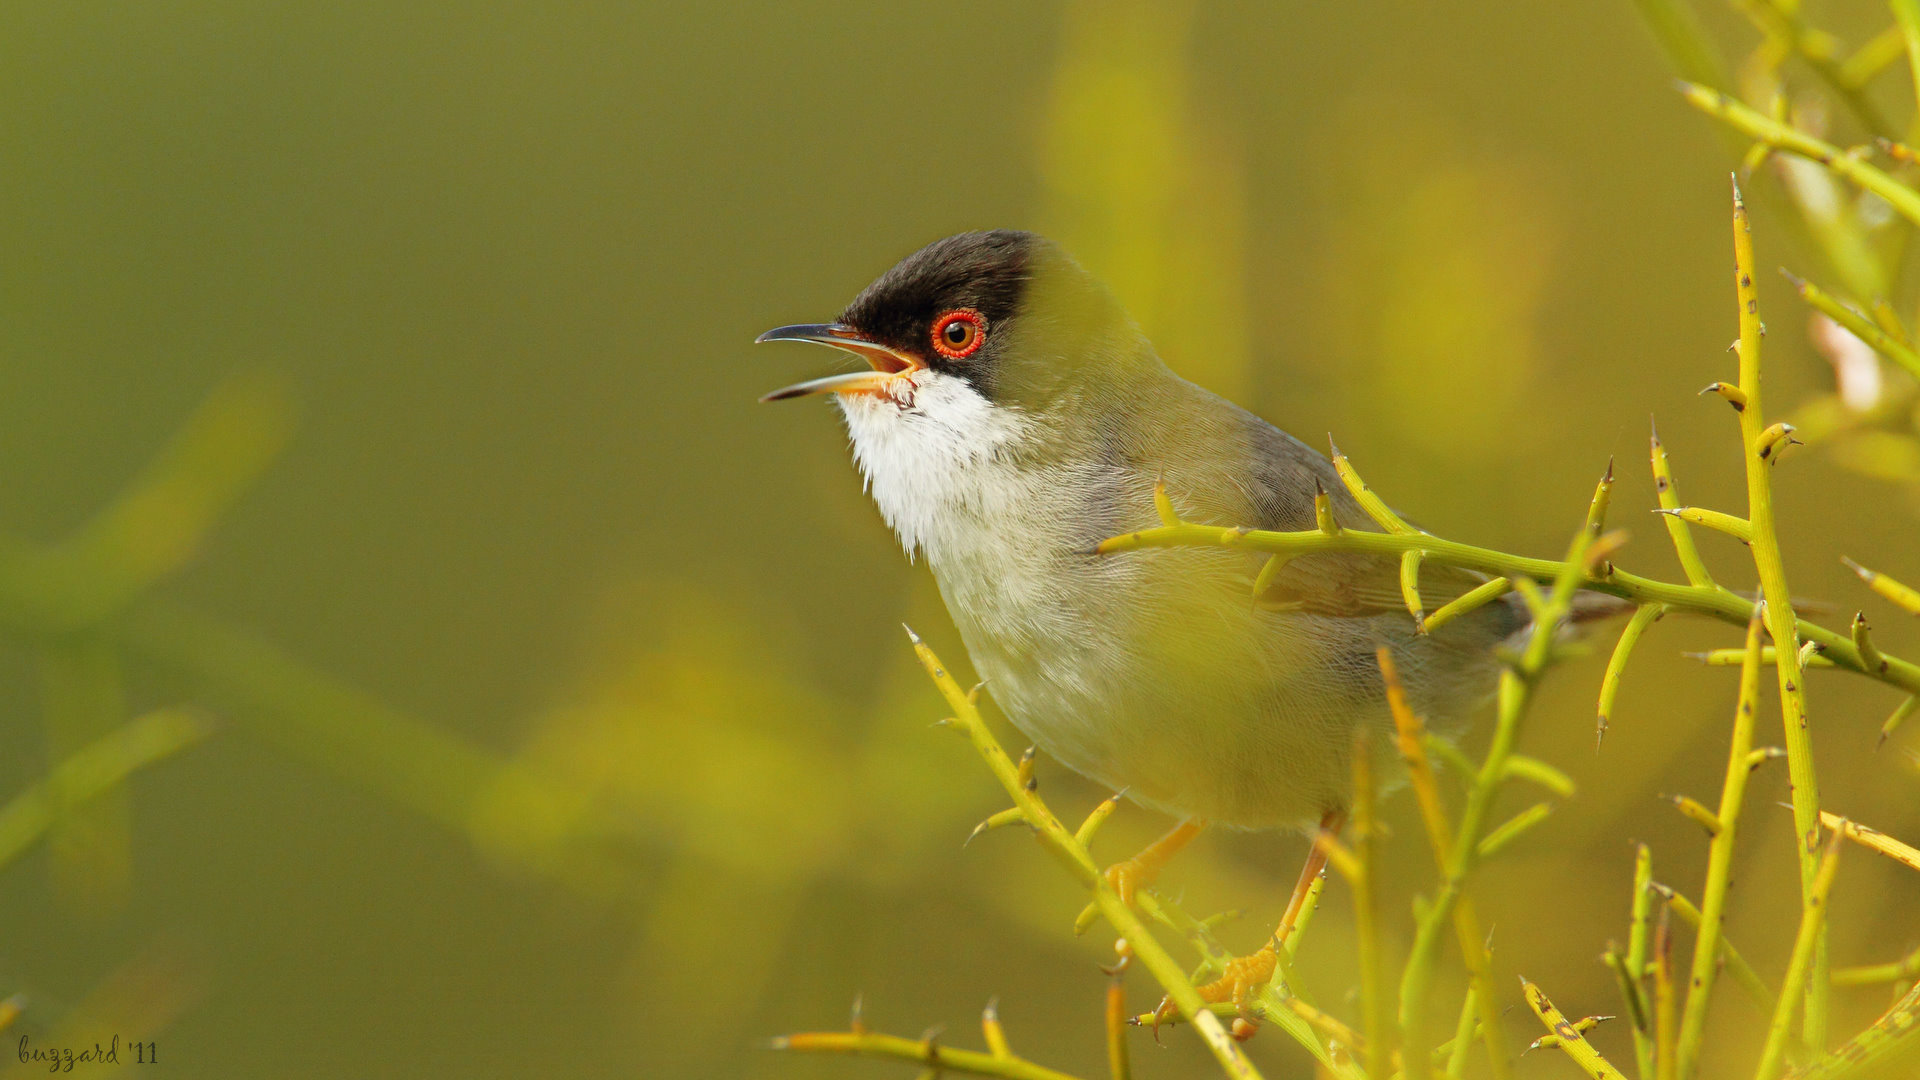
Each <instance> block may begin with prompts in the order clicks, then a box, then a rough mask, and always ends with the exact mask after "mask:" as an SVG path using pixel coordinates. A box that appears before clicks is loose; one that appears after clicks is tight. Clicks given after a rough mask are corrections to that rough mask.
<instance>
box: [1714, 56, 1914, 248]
mask: <svg viewBox="0 0 1920 1080" xmlns="http://www.w3.org/2000/svg"><path fill="white" fill-rule="evenodd" d="M1681 91H1682V92H1683V93H1684V94H1685V95H1686V98H1687V100H1688V101H1689V102H1691V103H1692V104H1693V105H1694V106H1695V107H1696V108H1698V109H1699V110H1700V111H1701V112H1704V113H1706V114H1707V115H1709V116H1712V117H1715V118H1717V119H1719V120H1721V121H1724V122H1725V123H1727V124H1728V125H1730V126H1732V127H1733V128H1734V129H1735V130H1737V131H1739V132H1741V133H1742V134H1744V135H1747V136H1748V137H1750V138H1754V139H1758V140H1759V141H1761V142H1763V143H1765V144H1767V145H1768V146H1770V147H1773V148H1774V149H1776V150H1784V151H1786V152H1787V153H1789V154H1795V155H1798V156H1800V157H1804V158H1808V159H1811V160H1813V161H1817V162H1819V163H1820V164H1822V165H1824V166H1826V167H1827V169H1828V170H1830V171H1831V172H1833V174H1834V175H1836V176H1840V177H1842V178H1844V179H1847V180H1850V181H1852V182H1853V183H1855V184H1857V185H1859V186H1860V187H1862V188H1865V189H1866V190H1868V191H1871V192H1873V193H1874V194H1875V195H1878V196H1880V197H1881V198H1883V199H1885V200H1887V202H1888V203H1889V204H1891V205H1892V206H1893V208H1894V209H1895V210H1896V211H1898V212H1899V213H1900V215H1901V216H1902V217H1905V218H1906V219H1907V220H1908V221H1911V222H1914V223H1915V224H1920V192H1915V191H1914V190H1913V189H1912V188H1910V187H1908V186H1906V185H1905V184H1902V183H1901V182H1900V181H1898V180H1895V179H1894V178H1893V177H1891V176H1889V175H1887V174H1886V173H1885V172H1882V171H1881V170H1880V169H1878V168H1876V167H1874V166H1873V165H1870V164H1868V163H1867V162H1866V161H1865V160H1864V159H1863V158H1862V156H1861V155H1860V154H1858V153H1855V152H1850V151H1843V150H1841V149H1840V148H1839V147H1837V146H1834V145H1833V144H1831V143H1828V142H1825V141H1823V140H1820V139H1816V138H1814V137H1813V136H1811V135H1808V134H1807V133H1806V132H1804V131H1799V130H1796V129H1794V128H1792V127H1789V126H1787V125H1786V124H1783V123H1781V122H1780V121H1778V120H1775V119H1774V118H1772V117H1770V116H1767V115H1766V114H1764V113H1760V112H1756V111H1754V110H1753V109H1750V108H1748V107H1747V106H1745V105H1742V104H1741V103H1740V102H1738V101H1735V100H1734V99H1733V98H1731V97H1728V96H1727V95H1726V94H1723V93H1721V92H1720V91H1718V90H1712V89H1709V88H1707V87H1704V86H1698V85H1695V84H1692V83H1682V84H1681ZM1749 274H1751V270H1749Z"/></svg>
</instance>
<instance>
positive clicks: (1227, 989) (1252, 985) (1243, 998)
mask: <svg viewBox="0 0 1920 1080" xmlns="http://www.w3.org/2000/svg"><path fill="white" fill-rule="evenodd" d="M1278 966H1279V956H1278V955H1277V954H1276V953H1275V952H1274V951H1273V946H1272V945H1271V944H1269V945H1267V946H1265V947H1264V948H1262V949H1260V951H1258V952H1255V953H1252V954H1250V955H1247V956H1236V957H1234V958H1233V959H1231V960H1229V961H1227V968H1226V970H1225V971H1224V972H1222V973H1221V975H1220V977H1219V978H1218V979H1215V980H1214V981H1212V982H1210V983H1207V984H1206V985H1205V986H1201V987H1198V988H1197V989H1198V990H1199V991H1200V1000H1201V1001H1204V1002H1206V1003H1207V1004H1209V1005H1218V1004H1220V1003H1221V1002H1223V1001H1230V1002H1232V1003H1233V1006H1234V1008H1236V1009H1238V1010H1239V1011H1240V1016H1239V1019H1240V1020H1243V1021H1246V1024H1245V1025H1242V1024H1235V1025H1234V1036H1235V1038H1238V1039H1241V1040H1242V1041H1244V1040H1246V1039H1248V1038H1251V1037H1252V1035H1253V1031H1254V1028H1253V1024H1252V1021H1251V1019H1250V1017H1249V1014H1248V1009H1247V1007H1248V1006H1249V1005H1250V1004H1252V1002H1253V995H1254V992H1255V991H1257V990H1258V989H1260V988H1261V987H1262V986H1265V985H1267V983H1269V982H1271V981H1272V980H1273V972H1274V969H1275V968H1276V967H1278ZM1179 1011H1180V1008H1179V1006H1177V1005H1175V1004H1174V1003H1173V998H1171V997H1163V998H1161V999H1160V1005H1159V1007H1158V1008H1156V1009H1154V1010H1153V1026H1154V1038H1155V1039H1158V1038H1159V1037H1160V1032H1159V1028H1160V1024H1161V1022H1162V1021H1164V1020H1170V1019H1172V1018H1173V1017H1174V1016H1175V1015H1177V1014H1178V1013H1179Z"/></svg>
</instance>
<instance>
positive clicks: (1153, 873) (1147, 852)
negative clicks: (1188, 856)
mask: <svg viewBox="0 0 1920 1080" xmlns="http://www.w3.org/2000/svg"><path fill="white" fill-rule="evenodd" d="M1206 827H1207V823H1206V822H1204V821H1201V820H1200V819H1199V818H1189V819H1187V820H1186V821H1183V822H1181V823H1180V824H1178V825H1175V826H1174V827H1173V831H1172V832H1169V833H1168V834H1167V835H1165V836H1163V837H1161V838H1160V839H1158V840H1155V841H1154V842H1153V843H1151V844H1148V845H1147V846H1146V848H1145V849H1144V850H1142V851H1141V852H1140V854H1138V855H1135V856H1134V857H1133V858H1131V859H1123V860H1121V861H1120V862H1117V863H1114V864H1113V865H1112V866H1109V867H1107V875H1106V876H1107V884H1108V885H1111V886H1112V887H1113V891H1114V892H1116V893H1119V894H1120V902H1121V903H1123V904H1125V905H1127V906H1128V907H1132V906H1133V894H1134V893H1136V892H1138V891H1140V890H1141V889H1144V888H1146V887H1147V886H1149V885H1151V884H1153V882H1154V880H1155V879H1156V878H1158V877H1159V876H1160V871H1161V870H1162V869H1163V868H1165V866H1166V865H1167V860H1169V859H1171V858H1173V857H1174V856H1175V855H1178V854H1179V853H1180V849H1181V848H1184V847H1186V846H1187V845H1188V844H1190V843H1192V842H1193V838H1194V837H1196V836H1199V835H1200V830H1202V829H1204V828H1206Z"/></svg>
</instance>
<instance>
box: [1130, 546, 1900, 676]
mask: <svg viewBox="0 0 1920 1080" xmlns="http://www.w3.org/2000/svg"><path fill="white" fill-rule="evenodd" d="M1163 547H1225V548H1237V549H1241V550H1246V551H1258V552H1266V553H1268V554H1273V555H1280V556H1283V557H1285V558H1287V559H1288V560H1289V561H1290V560H1292V559H1296V558H1300V557H1305V556H1311V555H1314V554H1319V553H1324V552H1355V553H1361V554H1369V555H1382V556H1391V557H1393V558H1396V559H1397V558H1399V557H1400V556H1401V555H1402V554H1403V553H1405V552H1407V551H1410V550H1414V549H1419V550H1421V551H1423V552H1425V559H1426V561H1428V562H1439V563H1445V564H1447V565H1450V566H1459V567H1463V568H1465V569H1469V570H1479V571H1482V572H1485V573H1489V574H1497V575H1501V576H1503V577H1505V578H1507V579H1508V580H1509V581H1511V582H1513V583H1514V584H1515V585H1516V587H1517V586H1518V585H1519V584H1520V583H1522V582H1527V583H1531V582H1537V581H1552V580H1554V579H1555V578H1556V577H1558V576H1559V575H1560V574H1561V573H1562V572H1563V571H1565V570H1566V569H1567V568H1568V567H1567V564H1566V563H1565V562H1563V561H1558V560H1554V559H1535V558H1529V557H1526V556H1520V555H1510V554H1507V553H1505V552H1500V551H1494V550H1492V549H1490V548H1482V547H1475V546H1474V545H1471V544H1463V543H1459V542H1457V541H1453V540H1446V539H1443V538H1441V537H1438V536H1434V535H1432V534H1429V533H1406V534H1393V533H1382V532H1373V531H1370V530H1366V529H1342V530H1340V531H1338V532H1335V533H1325V532H1322V531H1320V530H1318V529H1306V530H1301V531H1297V532H1275V531H1269V530H1265V529H1242V528H1237V527H1233V526H1219V525H1197V524H1194V523H1192V522H1182V523H1180V524H1178V525H1163V526H1160V527H1157V528H1151V529H1141V530H1139V531H1136V532H1130V533H1122V534H1121V535H1119V536H1115V537H1112V538H1110V539H1108V540H1105V541H1103V542H1102V543H1101V544H1100V545H1099V547H1098V549H1097V550H1098V551H1099V552H1101V553H1102V554H1116V553H1119V552H1125V551H1136V550H1142V549H1146V548H1163ZM1573 572H1574V573H1575V574H1576V575H1578V576H1580V577H1581V578H1582V580H1581V581H1580V587H1581V588H1583V589H1587V590H1590V591H1593V592H1601V593H1607V594H1609V595H1611V596H1617V597H1620V598H1621V599H1624V600H1632V601H1634V602H1636V603H1641V604H1649V603H1655V604H1662V605H1665V606H1666V607H1667V609H1668V610H1670V611H1679V612H1686V613H1688V614H1693V615H1704V616H1709V617H1711V618H1715V619H1719V620H1721V621H1722V622H1727V623H1731V624H1733V625H1735V626H1742V627H1744V626H1745V625H1746V623H1747V616H1748V614H1750V613H1751V611H1752V609H1753V601H1752V600H1751V599H1750V598H1748V597H1745V596H1742V595H1740V594H1739V593H1736V592H1734V591H1733V590H1731V589H1726V588H1722V587H1720V586H1718V585H1679V584H1674V583H1672V582H1664V581H1656V580H1654V579H1652V578H1645V577H1641V576H1639V575H1637V574H1633V573H1629V572H1628V571H1625V570H1620V569H1615V570H1614V571H1613V573H1611V574H1609V575H1608V576H1607V577H1606V578H1605V579H1604V580H1601V579H1594V578H1591V577H1588V576H1586V570H1585V567H1583V566H1575V567H1573ZM1436 614H1438V613H1437V612H1436ZM1427 625H1428V629H1429V632H1431V630H1432V628H1433V619H1431V618H1430V619H1428V620H1427ZM1798 633H1799V637H1800V639H1802V640H1806V641H1813V642H1817V643H1818V644H1819V645H1820V647H1821V649H1822V650H1823V653H1824V655H1826V656H1827V657H1828V658H1829V659H1831V660H1833V661H1834V662H1835V664H1836V665H1838V666H1840V667H1844V668H1847V669H1849V670H1851V671H1856V672H1861V673H1863V674H1869V675H1872V677H1874V678H1876V679H1878V680H1880V681H1881V682H1885V683H1887V684H1889V685H1892V686H1897V687H1900V688H1901V689H1904V690H1906V691H1907V692H1909V693H1920V665H1915V664H1913V663H1911V662H1909V661H1906V660H1902V659H1899V658H1895V657H1889V658H1888V659H1889V661H1890V663H1889V665H1888V668H1887V670H1886V671H1885V672H1880V673H1874V672H1868V671H1867V670H1866V667H1865V665H1864V664H1863V663H1862V661H1861V659H1860V655H1859V653H1858V652H1857V651H1856V650H1855V649H1854V647H1853V642H1852V641H1851V640H1850V639H1849V638H1848V636H1847V635H1845V634H1840V633H1836V632H1834V631H1831V630H1828V629H1826V628H1825V627H1822V626H1819V625H1817V624H1814V623H1811V622H1807V621H1805V620H1801V621H1800V622H1799V626H1798Z"/></svg>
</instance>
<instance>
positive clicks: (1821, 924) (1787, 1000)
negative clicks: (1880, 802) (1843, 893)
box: [1753, 829, 1846, 1080]
mask: <svg viewBox="0 0 1920 1080" xmlns="http://www.w3.org/2000/svg"><path fill="white" fill-rule="evenodd" d="M1845 838H1846V837H1845V835H1844V834H1843V833H1842V832H1841V831H1840V830H1838V829H1836V830H1834V833H1833V835H1832V836H1831V837H1828V839H1827V847H1826V852H1825V853H1824V854H1823V855H1822V856H1821V857H1820V860H1819V862H1818V863H1817V864H1816V866H1817V868H1816V869H1815V871H1814V875H1813V888H1812V890H1811V891H1810V892H1809V893H1808V898H1807V899H1808V902H1807V905H1806V906H1805V907H1804V908H1802V909H1801V912H1800V930H1799V932H1798V933H1796V934H1795V935H1794V938H1793V955H1792V958H1791V959H1790V960H1789V961H1788V963H1787V975H1786V978H1785V979H1784V980H1783V981H1782V982H1781V984H1780V1000H1779V1002H1777V1003H1776V1004H1775V1005H1774V1007H1773V1019H1772V1021H1771V1022H1770V1023H1769V1024H1768V1025H1767V1043H1766V1047H1765V1048H1764V1049H1763V1050H1762V1051H1761V1053H1760V1066H1759V1068H1758V1069H1756V1070H1755V1071H1754V1074H1753V1080H1773V1078H1774V1077H1775V1076H1776V1075H1777V1074H1778V1073H1779V1072H1780V1063H1781V1061H1782V1060H1783V1059H1784V1058H1785V1056H1786V1052H1787V1036H1788V1033H1789V1032H1790V1031H1791V1030H1792V1028H1793V1010H1794V1008H1795V1007H1796V1006H1798V1005H1799V1004H1800V995H1801V993H1802V992H1804V991H1806V990H1807V989H1808V984H1809V983H1810V982H1811V978H1810V976H1811V974H1812V971H1811V969H1812V967H1813V961H1814V955H1815V953H1816V951H1817V948H1816V946H1817V944H1818V942H1819V940H1820V939H1821V938H1822V937H1823V936H1824V934H1823V933H1822V931H1823V930H1824V929H1825V927H1826V925H1827V919H1826V915H1827V896H1828V894H1829V893H1831V892H1832V891H1833V872H1834V869H1835V868H1836V867H1838V866H1839V864H1840V844H1841V842H1842V841H1843V840H1844V839H1845Z"/></svg>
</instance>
